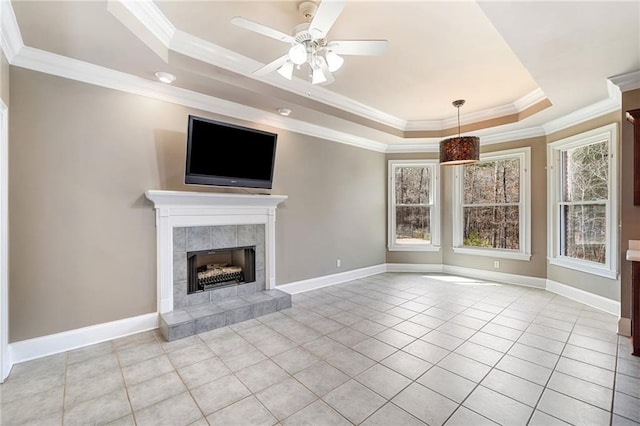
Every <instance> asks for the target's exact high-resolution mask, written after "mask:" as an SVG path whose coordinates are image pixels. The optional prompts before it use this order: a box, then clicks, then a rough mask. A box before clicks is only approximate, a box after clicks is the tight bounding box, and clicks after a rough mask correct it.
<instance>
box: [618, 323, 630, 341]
mask: <svg viewBox="0 0 640 426" xmlns="http://www.w3.org/2000/svg"><path fill="white" fill-rule="evenodd" d="M618 334H619V335H621V336H625V337H631V318H620V319H619V320H618Z"/></svg>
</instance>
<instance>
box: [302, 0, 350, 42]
mask: <svg viewBox="0 0 640 426" xmlns="http://www.w3.org/2000/svg"><path fill="white" fill-rule="evenodd" d="M345 4H346V0H324V1H323V2H322V3H320V6H318V10H317V11H316V14H315V15H314V17H313V20H312V21H311V24H310V25H309V32H310V33H311V36H312V37H313V38H314V39H319V38H325V37H326V35H327V33H328V32H329V30H330V29H331V27H332V26H333V24H334V23H335V22H336V19H338V16H339V15H340V13H341V12H342V9H343V8H344V6H345Z"/></svg>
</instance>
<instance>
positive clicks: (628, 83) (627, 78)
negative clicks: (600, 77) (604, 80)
mask: <svg viewBox="0 0 640 426" xmlns="http://www.w3.org/2000/svg"><path fill="white" fill-rule="evenodd" d="M609 81H610V82H611V83H612V84H615V85H616V86H618V88H619V89H620V91H622V92H628V91H629V90H636V89H640V70H636V71H632V72H628V73H626V74H619V75H616V76H614V77H609Z"/></svg>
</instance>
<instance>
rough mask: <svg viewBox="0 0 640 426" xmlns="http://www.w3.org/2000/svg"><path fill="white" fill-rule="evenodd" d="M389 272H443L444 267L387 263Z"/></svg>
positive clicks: (424, 264)
mask: <svg viewBox="0 0 640 426" xmlns="http://www.w3.org/2000/svg"><path fill="white" fill-rule="evenodd" d="M386 271H387V272H442V265H440V264H435V265H434V264H428V263H387V270H386Z"/></svg>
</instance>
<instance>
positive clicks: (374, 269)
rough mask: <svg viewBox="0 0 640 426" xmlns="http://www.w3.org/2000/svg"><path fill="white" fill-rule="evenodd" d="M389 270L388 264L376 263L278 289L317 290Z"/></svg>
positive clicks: (282, 286) (283, 285) (289, 284)
mask: <svg viewBox="0 0 640 426" xmlns="http://www.w3.org/2000/svg"><path fill="white" fill-rule="evenodd" d="M386 271H387V268H386V265H385V264H384V263H383V264H380V265H374V266H369V267H366V268H360V269H354V270H352V271H347V272H340V273H338V274H331V275H323V276H321V277H317V278H311V279H308V280H302V281H294V282H292V283H288V284H282V285H279V286H276V287H275V288H276V290H282V291H284V292H286V293H289V294H296V293H302V292H304V291H309V290H315V289H317V288H322V287H328V286H330V285H335V284H340V283H343V282H346V281H351V280H357V279H360V278H366V277H370V276H371V275H377V274H382V273H384V272H386Z"/></svg>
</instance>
